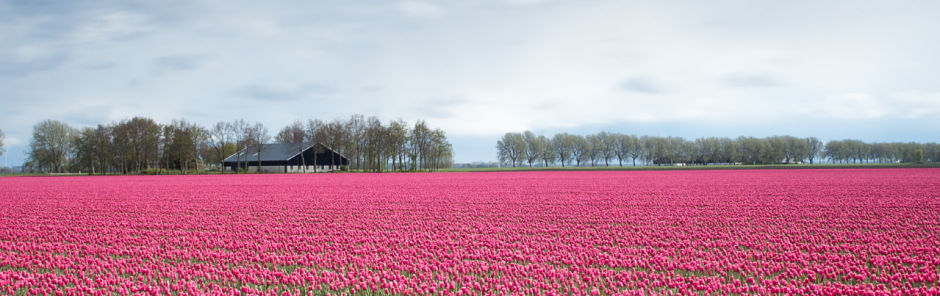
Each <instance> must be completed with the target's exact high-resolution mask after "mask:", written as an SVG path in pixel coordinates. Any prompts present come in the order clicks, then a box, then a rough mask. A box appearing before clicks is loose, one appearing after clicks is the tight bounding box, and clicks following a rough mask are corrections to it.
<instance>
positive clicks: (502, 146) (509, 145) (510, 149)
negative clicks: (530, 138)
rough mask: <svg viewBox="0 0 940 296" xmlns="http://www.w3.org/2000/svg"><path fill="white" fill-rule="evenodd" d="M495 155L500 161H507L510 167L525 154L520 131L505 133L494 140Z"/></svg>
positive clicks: (524, 144)
mask: <svg viewBox="0 0 940 296" xmlns="http://www.w3.org/2000/svg"><path fill="white" fill-rule="evenodd" d="M496 150H497V156H498V158H499V161H500V162H506V161H508V162H509V163H510V164H511V165H512V167H516V162H517V161H520V160H522V158H523V157H525V155H526V154H527V152H526V143H525V140H524V139H523V137H522V134H520V133H506V134H505V135H503V138H502V139H500V140H499V141H497V142H496Z"/></svg>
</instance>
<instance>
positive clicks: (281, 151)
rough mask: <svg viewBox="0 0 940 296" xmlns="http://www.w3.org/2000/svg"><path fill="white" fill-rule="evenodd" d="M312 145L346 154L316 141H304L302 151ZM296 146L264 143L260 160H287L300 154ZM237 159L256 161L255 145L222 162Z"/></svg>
mask: <svg viewBox="0 0 940 296" xmlns="http://www.w3.org/2000/svg"><path fill="white" fill-rule="evenodd" d="M314 146H320V147H322V148H323V149H324V150H325V151H328V152H332V153H333V154H336V155H338V156H339V157H341V158H342V159H346V156H343V155H342V154H339V153H338V152H336V151H334V150H333V149H330V148H329V147H326V146H325V145H323V144H320V143H317V144H312V143H304V149H303V151H308V150H311V149H313V148H314ZM298 147H299V146H298V145H297V144H281V143H278V144H264V145H263V146H262V147H261V161H262V162H274V161H289V160H291V159H292V158H294V157H297V156H298V155H300V152H301V150H299V149H298ZM245 154H247V155H245ZM239 159H241V161H253V162H257V160H258V148H257V146H251V147H247V148H245V149H242V150H241V151H238V152H237V153H235V154H232V155H231V156H229V157H226V158H225V160H224V161H223V162H226V163H234V162H237V161H239ZM347 161H348V160H347Z"/></svg>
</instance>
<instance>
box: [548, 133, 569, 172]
mask: <svg viewBox="0 0 940 296" xmlns="http://www.w3.org/2000/svg"><path fill="white" fill-rule="evenodd" d="M552 148H553V149H554V151H555V154H556V155H558V160H559V161H561V167H565V162H566V161H568V160H569V159H571V155H572V154H574V138H573V137H572V135H569V134H568V133H560V134H555V136H553V137H552Z"/></svg>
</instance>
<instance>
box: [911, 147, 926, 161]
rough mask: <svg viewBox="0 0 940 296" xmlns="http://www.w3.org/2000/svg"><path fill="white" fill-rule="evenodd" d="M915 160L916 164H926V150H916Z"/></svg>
mask: <svg viewBox="0 0 940 296" xmlns="http://www.w3.org/2000/svg"><path fill="white" fill-rule="evenodd" d="M913 160H914V163H922V162H924V149H917V150H914V157H913Z"/></svg>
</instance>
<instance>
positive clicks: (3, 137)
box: [0, 129, 7, 157]
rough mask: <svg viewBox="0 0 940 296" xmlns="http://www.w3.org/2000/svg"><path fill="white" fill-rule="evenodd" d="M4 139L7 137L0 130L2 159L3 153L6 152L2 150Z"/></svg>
mask: <svg viewBox="0 0 940 296" xmlns="http://www.w3.org/2000/svg"><path fill="white" fill-rule="evenodd" d="M6 138H7V135H6V134H4V133H3V130H2V129H0V157H3V153H4V152H6V150H5V149H3V140H6Z"/></svg>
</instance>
